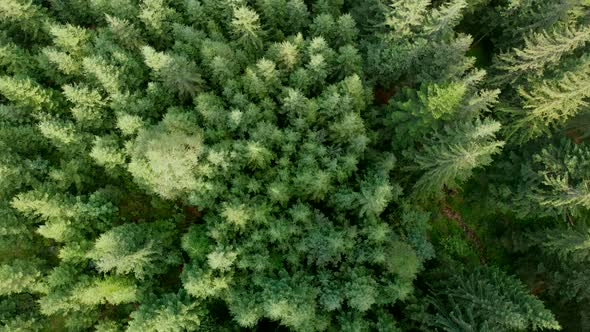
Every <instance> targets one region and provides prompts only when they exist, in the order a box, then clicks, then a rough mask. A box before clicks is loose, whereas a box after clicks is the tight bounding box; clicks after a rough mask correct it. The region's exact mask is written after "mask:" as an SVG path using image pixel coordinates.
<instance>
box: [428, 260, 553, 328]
mask: <svg viewBox="0 0 590 332" xmlns="http://www.w3.org/2000/svg"><path fill="white" fill-rule="evenodd" d="M441 286H442V288H441V289H437V290H435V293H434V296H435V297H433V298H431V299H430V301H431V303H432V304H433V305H434V308H435V310H436V313H435V314H434V315H433V316H432V317H431V318H430V319H429V320H430V322H429V324H430V326H432V327H434V328H439V329H441V330H444V331H473V330H476V331H513V330H523V329H533V330H537V329H551V330H558V329H560V325H559V323H558V322H557V321H556V320H555V317H554V316H553V314H551V312H549V311H548V310H547V309H545V308H544V307H543V304H542V302H541V301H540V300H539V299H537V298H535V297H534V296H532V295H530V294H529V293H528V292H527V290H526V289H525V287H524V286H523V285H522V283H520V281H519V280H518V279H516V278H514V277H513V276H510V275H507V274H506V273H504V272H502V271H500V270H498V269H497V268H495V267H481V268H479V269H477V270H476V271H474V272H472V273H466V272H465V271H462V272H461V273H459V274H456V275H454V276H452V277H451V280H448V281H445V283H444V284H442V285H441Z"/></svg>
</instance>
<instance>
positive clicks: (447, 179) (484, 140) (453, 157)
mask: <svg viewBox="0 0 590 332" xmlns="http://www.w3.org/2000/svg"><path fill="white" fill-rule="evenodd" d="M499 129H500V124H499V123H498V122H494V121H491V120H490V121H485V122H479V121H477V122H475V123H466V124H464V125H463V126H458V127H457V128H447V129H446V130H445V131H446V132H445V134H443V135H440V134H439V135H435V136H434V137H433V138H432V140H431V141H430V142H429V144H428V145H427V146H426V147H425V148H424V149H423V150H422V151H421V152H419V153H415V154H412V158H413V159H414V161H415V163H416V166H415V167H416V168H417V169H418V170H420V171H424V174H423V175H422V177H421V178H420V179H419V180H418V181H417V182H416V184H415V186H414V192H415V193H416V195H418V196H428V195H435V196H440V195H442V194H443V189H445V188H446V189H450V190H453V189H457V188H459V186H460V184H461V183H464V182H465V181H466V180H467V179H469V178H470V177H471V175H472V172H473V170H474V169H475V168H477V167H482V166H486V165H489V164H490V163H491V162H492V156H493V155H494V154H497V153H499V152H500V149H501V147H502V146H503V145H504V143H503V142H501V141H496V140H494V138H495V134H496V132H497V131H498V130H499Z"/></svg>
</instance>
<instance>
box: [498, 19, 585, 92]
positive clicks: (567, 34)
mask: <svg viewBox="0 0 590 332" xmlns="http://www.w3.org/2000/svg"><path fill="white" fill-rule="evenodd" d="M589 40H590V28H588V27H586V26H573V27H571V26H567V25H566V26H563V27H558V28H556V29H555V30H553V31H550V32H548V31H542V32H540V33H533V34H532V35H531V36H530V37H529V38H526V39H525V44H524V47H523V48H520V49H517V48H515V49H513V51H512V52H508V53H503V54H501V55H499V56H498V57H497V59H496V61H497V62H496V64H495V68H496V69H497V70H499V71H501V72H502V73H501V74H499V75H495V76H494V80H495V82H497V83H505V82H514V81H516V80H518V79H519V78H520V77H522V76H540V75H542V74H543V71H544V70H545V69H546V68H547V67H550V66H552V65H553V66H555V65H556V64H558V63H559V60H560V59H561V58H562V57H563V56H564V55H568V54H569V53H571V52H572V51H574V50H575V49H577V48H580V47H583V46H584V45H585V43H587V42H588V41H589Z"/></svg>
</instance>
